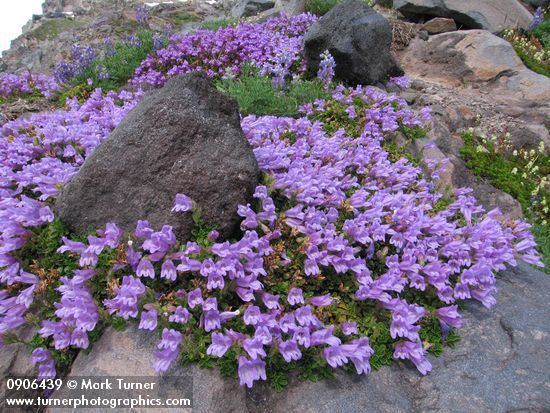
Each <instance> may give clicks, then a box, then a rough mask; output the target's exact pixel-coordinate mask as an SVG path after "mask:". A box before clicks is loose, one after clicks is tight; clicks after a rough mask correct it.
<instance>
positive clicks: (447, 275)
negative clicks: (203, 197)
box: [45, 87, 538, 387]
mask: <svg viewBox="0 0 550 413" xmlns="http://www.w3.org/2000/svg"><path fill="white" fill-rule="evenodd" d="M358 102H360V103H358ZM334 105H340V109H339V111H340V112H344V113H348V116H349V119H355V118H356V117H359V116H358V115H360V117H361V118H362V119H364V120H363V121H362V123H360V125H361V133H360V134H359V135H358V136H349V135H348V134H347V133H346V132H345V131H344V130H338V131H336V132H335V133H332V134H327V133H326V132H325V131H324V129H323V126H324V125H323V123H322V122H320V121H318V120H312V119H319V118H320V117H322V115H323V113H324V112H325V111H326V110H328V109H325V107H334ZM350 106H353V107H354V115H353V116H352V115H350V114H349V112H351V111H347V112H346V111H344V110H343V109H345V108H349V107H350ZM304 110H306V111H307V112H308V113H309V118H307V117H304V118H300V119H292V118H277V117H272V116H265V117H261V118H257V117H254V116H249V117H247V118H244V119H243V121H242V126H243V130H244V132H245V135H246V136H247V138H248V139H249V141H250V143H251V144H252V146H253V148H254V153H255V155H256V158H257V160H258V164H259V166H260V168H261V169H262V170H263V171H264V172H265V173H266V174H268V175H270V176H271V178H272V181H271V182H272V183H271V184H270V185H269V186H265V185H260V186H258V187H257V188H256V191H255V194H254V197H255V198H256V199H257V205H258V207H257V208H253V207H252V206H251V205H246V206H245V205H243V206H240V207H239V209H238V213H239V215H241V216H242V217H243V221H242V224H241V226H242V229H243V231H244V233H243V236H242V238H241V239H240V240H238V241H235V242H228V241H223V242H216V238H217V236H216V234H213V235H212V237H211V238H209V239H210V240H211V242H210V244H208V245H199V244H197V243H195V242H188V243H187V244H185V245H180V244H179V243H178V241H177V240H176V238H175V237H174V234H173V232H172V228H171V227H169V226H164V227H163V228H161V230H160V231H155V230H154V229H153V228H151V227H150V225H149V224H148V223H147V222H146V221H139V222H138V223H137V226H136V229H135V231H134V232H133V233H131V234H128V236H127V237H126V238H124V239H123V238H122V234H121V233H120V231H119V230H118V228H116V226H114V224H109V225H107V227H106V228H105V229H104V230H101V231H98V236H97V237H89V238H88V243H87V244H86V243H83V244H81V243H77V242H73V241H70V240H65V242H64V244H65V245H64V246H63V247H61V249H60V251H62V252H69V253H73V254H76V255H77V256H79V257H80V265H81V266H82V270H80V271H82V272H83V273H85V274H92V272H93V271H94V268H95V266H96V264H97V262H98V256H99V254H100V253H101V252H102V251H103V249H107V248H118V249H120V248H123V249H124V250H125V254H122V255H119V258H117V260H116V262H114V263H113V271H115V272H116V273H117V274H121V283H120V284H119V285H118V286H116V287H115V288H114V290H113V295H112V298H108V299H105V300H104V301H103V305H104V306H105V308H106V309H107V310H108V311H109V312H110V313H111V314H116V315H118V316H120V317H123V318H125V319H136V320H138V319H139V320H140V321H139V325H140V328H142V329H146V330H153V329H156V328H159V327H160V326H162V328H164V330H163V333H162V340H161V342H160V343H159V345H158V348H159V350H158V351H157V352H155V360H156V361H155V363H154V367H155V369H156V370H157V371H159V372H164V371H167V370H168V369H169V367H170V365H171V363H172V362H173V360H175V359H176V357H177V355H178V354H179V351H180V350H181V345H182V337H183V336H182V331H183V329H186V330H187V329H190V328H194V329H197V328H198V329H202V330H203V331H204V332H205V333H208V334H209V335H210V337H211V344H210V346H209V347H208V349H207V353H208V354H210V355H213V356H217V357H224V356H225V355H226V353H227V352H228V351H229V350H230V349H232V348H234V349H236V350H237V353H238V354H240V355H239V356H238V373H239V377H240V382H241V384H242V385H246V386H249V387H250V386H252V385H253V383H254V382H255V381H256V380H265V378H266V370H265V369H266V358H267V355H268V353H269V352H270V351H271V350H270V349H274V350H276V351H277V352H279V354H281V356H282V357H283V359H284V360H286V361H287V362H292V361H297V360H300V359H301V358H302V355H303V352H304V351H305V350H311V349H314V350H316V351H318V353H319V355H320V356H321V357H323V358H324V359H325V360H326V362H327V363H328V364H329V365H330V366H332V367H334V368H336V367H339V366H342V365H344V364H346V363H350V362H351V363H352V364H353V365H354V367H355V369H356V371H357V372H358V373H359V374H361V373H367V372H369V371H370V357H371V356H372V354H373V352H374V351H373V349H372V348H371V346H370V343H369V339H368V338H367V337H365V336H361V333H360V331H359V329H358V327H357V322H358V321H360V320H357V319H350V320H347V321H345V322H340V321H338V322H336V320H334V319H332V318H331V317H327V316H326V314H327V311H328V313H330V311H331V310H330V309H331V308H332V307H331V306H332V305H334V304H335V303H345V302H348V301H349V300H352V301H354V302H356V303H358V304H359V305H362V303H364V305H366V306H369V305H372V303H378V304H379V307H381V308H383V309H385V311H387V312H388V314H389V316H390V320H391V321H390V326H389V329H390V334H391V337H392V339H393V340H394V357H395V358H400V359H408V360H410V361H411V362H412V363H413V364H414V365H415V366H416V367H417V368H418V370H419V371H420V372H421V373H422V374H426V373H427V372H429V371H430V369H431V364H430V363H429V361H428V360H427V358H426V354H425V349H424V346H423V343H422V340H421V338H420V335H419V331H420V328H421V322H422V321H423V320H424V319H425V318H426V317H428V316H430V317H431V316H434V317H437V318H438V319H439V320H440V323H441V325H442V327H443V328H442V329H443V331H448V330H449V329H450V328H460V326H461V317H460V315H459V314H458V312H457V306H456V304H455V303H456V302H457V301H460V300H463V299H467V298H474V299H476V300H479V301H481V302H482V303H483V304H484V305H485V306H487V307H490V306H491V305H492V304H494V292H495V291H496V286H495V277H494V272H495V271H499V270H501V269H504V268H505V265H506V264H509V265H515V264H516V261H515V260H516V257H521V258H523V259H525V260H526V261H528V262H531V263H538V255H537V253H536V251H535V250H534V243H533V241H532V236H531V234H530V233H529V231H528V228H529V227H528V225H527V224H525V223H523V222H521V221H510V220H509V219H507V218H505V217H504V216H503V215H502V214H501V213H500V212H499V211H497V210H494V211H490V212H489V213H487V214H485V215H484V214H483V209H482V208H481V207H480V206H479V205H478V204H477V203H476V202H475V200H474V199H473V198H472V197H470V196H469V195H468V193H469V191H468V190H458V191H457V192H456V194H455V196H456V199H455V201H454V202H453V203H452V204H451V205H449V207H448V208H446V209H444V210H440V211H435V206H434V205H435V203H436V202H437V200H438V199H439V198H440V197H441V195H440V194H439V193H437V191H436V190H435V189H434V188H435V186H434V185H433V182H432V180H431V179H430V177H429V176H426V175H425V173H424V172H423V170H422V169H421V168H420V167H416V166H413V165H411V164H410V163H408V162H407V161H406V160H404V159H401V160H399V161H397V162H392V161H390V160H389V159H388V153H387V152H386V151H385V150H384V148H383V146H382V143H383V139H384V134H385V133H389V132H393V131H396V130H397V129H398V128H399V127H400V125H406V126H409V127H414V126H418V125H423V124H424V123H425V122H426V121H427V120H428V119H429V114H428V113H427V112H422V113H421V114H420V116H419V115H417V114H415V113H414V112H413V111H411V110H410V109H408V108H407V107H406V104H405V103H404V102H403V101H402V100H400V99H399V98H396V97H394V96H388V95H386V94H384V93H382V92H380V91H378V90H377V89H374V88H361V87H358V88H355V89H345V88H343V87H338V88H337V89H336V90H335V92H334V94H333V96H332V100H331V101H330V102H322V101H318V102H316V104H315V105H314V106H313V107H310V108H304ZM275 193H277V194H279V196H282V197H284V198H285V199H286V200H287V201H286V202H285V203H284V205H285V207H284V208H283V209H282V210H278V209H277V205H276V203H275V200H274V198H273V194H275ZM192 208H193V202H192V200H191V199H190V198H188V197H186V196H185V195H183V194H178V195H177V196H176V199H175V206H174V209H173V212H174V213H189V211H190V210H191V209H192ZM381 246H384V247H381ZM370 263H377V264H376V266H380V265H381V266H382V267H383V268H384V270H383V271H382V272H380V273H376V274H374V273H373V269H372V268H371V267H370V266H369V264H370ZM159 269H160V271H159ZM279 271H283V272H284V271H288V272H289V273H298V274H301V277H300V278H298V279H295V281H294V282H293V283H292V284H293V285H291V286H290V287H289V288H288V290H285V291H284V292H283V293H281V290H280V287H279V288H278V289H277V291H278V293H274V292H273V288H275V287H277V286H278V282H277V279H276V278H275V279H274V278H273V277H275V275H274V274H277V273H278V272H279ZM83 273H80V272H79V273H76V274H75V278H77V277H79V276H81V274H83ZM320 276H325V277H336V278H337V279H340V280H341V282H342V283H346V285H350V286H352V288H351V289H349V291H347V292H342V291H331V292H330V294H324V295H314V294H313V295H312V294H311V292H310V288H309V286H308V284H309V280H315V279H317V278H318V277H320ZM155 280H164V282H165V283H167V284H166V286H167V287H166V288H168V290H167V291H168V292H169V291H172V294H171V295H170V296H171V297H172V298H170V299H169V301H168V302H167V301H166V300H167V298H164V299H163V300H164V301H163V302H159V301H155V297H159V294H158V293H157V292H156V291H155V289H154V287H153V285H155V284H154V283H155V282H156V281H155ZM178 280H187V283H188V284H186V285H189V288H188V289H185V290H184V289H181V288H178V289H177V290H175V291H174V290H170V287H169V286H170V285H171V283H174V282H177V281H178ZM64 282H65V281H64ZM75 283H76V284H77V285H81V284H82V283H79V282H72V283H71V285H74V284H75ZM62 288H66V287H62ZM73 288H74V287H73ZM407 290H417V291H427V290H430V291H432V292H434V293H435V294H436V295H437V297H439V300H440V302H441V304H440V306H439V309H438V310H436V311H435V312H430V311H429V310H427V309H426V308H424V307H423V306H421V305H419V304H418V303H414V302H408V301H407V300H406V299H405V298H403V296H402V293H404V292H405V291H407ZM148 291H149V292H148ZM306 291H307V293H306ZM343 291H346V290H343ZM82 295H83V296H86V294H82ZM147 297H148V298H147ZM164 297H166V294H165V295H164ZM64 298H65V297H63V299H62V300H61V303H60V305H62V306H63V305H68V306H69V307H70V306H71V305H74V303H71V302H69V303H67V304H64ZM144 300H145V302H144ZM222 302H223V303H224V304H223V305H222V304H221V303H222ZM366 308H369V307H366ZM89 312H90V313H91V314H94V310H93V309H92V308H90V311H89ZM58 315H59V317H60V318H62V319H63V314H62V313H60V314H58ZM234 320H242V323H244V325H245V326H247V327H246V329H242V330H239V327H238V326H239V325H242V324H239V323H234V322H233V321H234ZM69 321H70V322H71V323H74V324H76V325H78V324H77V323H78V322H79V321H78V320H72V319H71V320H69ZM45 323H46V324H45V325H46V326H48V325H50V323H51V322H45ZM90 326H91V324H90ZM166 326H169V327H166ZM235 328H237V330H235ZM56 342H57V341H56Z"/></svg>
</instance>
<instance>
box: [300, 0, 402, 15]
mask: <svg viewBox="0 0 550 413" xmlns="http://www.w3.org/2000/svg"><path fill="white" fill-rule="evenodd" d="M341 1H342V0H308V1H307V2H306V7H305V9H306V11H307V12H309V13H313V14H315V15H317V16H323V15H324V14H327V13H328V12H329V11H330V9H332V8H333V7H334V6H336V5H337V4H338V3H340V2H341ZM362 1H363V2H364V3H365V4H367V5H368V6H371V7H372V6H374V5H375V3H376V0H362ZM386 3H387V2H386ZM390 3H391V4H393V1H391V2H390ZM390 7H391V6H390Z"/></svg>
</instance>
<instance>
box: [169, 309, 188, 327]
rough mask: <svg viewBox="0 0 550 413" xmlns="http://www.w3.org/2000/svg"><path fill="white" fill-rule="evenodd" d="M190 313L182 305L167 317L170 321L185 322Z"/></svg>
mask: <svg viewBox="0 0 550 413" xmlns="http://www.w3.org/2000/svg"><path fill="white" fill-rule="evenodd" d="M190 316H191V314H190V313H189V310H187V308H184V307H177V308H176V311H175V312H174V314H172V315H171V316H170V317H168V321H170V322H171V323H179V324H185V323H187V321H189V317H190Z"/></svg>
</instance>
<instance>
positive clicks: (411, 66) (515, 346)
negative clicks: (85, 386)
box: [0, 0, 550, 412]
mask: <svg viewBox="0 0 550 413" xmlns="http://www.w3.org/2000/svg"><path fill="white" fill-rule="evenodd" d="M134 3H135V2H127V1H126V2H125V1H122V2H119V1H104V2H101V1H95V2H94V1H91V0H90V1H87V0H80V1H61V0H48V1H46V2H45V4H44V15H43V16H41V17H34V18H33V19H32V21H31V22H29V24H28V25H27V26H26V28H25V33H24V34H23V35H22V36H20V37H19V38H18V39H16V40H15V41H14V42H13V44H12V48H11V49H10V51H9V52H8V53H6V54H5V55H4V56H3V58H2V61H1V63H0V69H3V70H7V71H14V70H23V69H30V70H34V71H36V70H38V69H40V70H41V71H44V69H45V70H48V69H51V67H52V66H53V63H54V62H56V61H58V60H59V59H60V58H61V57H62V56H63V55H64V54H65V53H66V52H67V47H68V44H70V43H74V42H86V43H88V42H91V43H94V42H99V41H100V38H103V37H107V36H113V37H120V36H123V35H125V34H127V33H130V32H132V31H133V30H135V28H136V18H135V11H134V9H135V4H134ZM298 3H299V2H284V1H283V2H279V1H277V2H263V1H253V2H239V3H238V4H236V5H235V4H232V3H231V2H229V1H227V2H223V1H221V2H216V1H212V2H201V1H198V0H193V1H189V2H186V3H167V4H159V5H157V6H155V7H153V9H152V10H153V11H152V16H153V20H152V26H155V27H157V28H163V27H165V26H166V25H167V24H170V25H172V26H177V30H189V29H190V28H192V27H193V25H194V24H196V23H197V22H199V21H201V20H204V19H208V18H219V17H222V16H226V15H229V14H233V15H235V14H236V15H239V16H240V15H250V14H256V13H258V12H263V13H264V14H265V13H266V11H267V14H269V13H272V12H273V9H272V7H275V10H276V11H278V10H280V9H281V8H286V10H296V11H299V10H300V5H299V4H298ZM410 3H415V2H409V1H405V0H396V1H395V6H396V8H397V9H398V10H400V11H402V12H403V13H404V15H405V16H408V17H409V18H410V19H412V20H414V24H413V23H410V22H408V23H403V22H402V23H395V22H394V29H395V27H400V29H398V31H399V33H402V32H403V25H410V26H407V27H410V33H411V36H410V37H412V38H407V39H406V42H402V43H406V44H400V45H398V46H399V47H395V49H397V52H396V54H395V58H396V61H397V63H398V64H399V65H400V66H401V68H402V69H403V71H404V72H405V73H406V74H407V75H408V76H409V77H411V78H412V79H413V84H412V88H411V89H409V90H407V91H403V92H402V91H398V90H396V91H395V92H396V93H400V94H401V96H402V97H403V98H405V99H406V100H407V101H408V102H409V103H410V104H411V105H413V106H414V107H423V106H429V107H431V108H432V111H433V113H434V115H435V116H434V124H433V128H432V130H431V132H430V133H429V134H428V136H427V137H426V138H423V139H420V140H417V141H416V142H415V143H414V145H413V146H412V147H410V148H409V149H410V150H411V151H412V152H414V153H415V154H416V155H418V156H420V157H429V158H436V159H443V158H448V159H449V160H450V163H449V165H448V168H447V171H446V173H445V174H444V175H443V182H444V184H446V185H448V186H449V187H461V186H469V187H472V188H473V189H474V193H475V195H476V197H477V198H478V199H479V200H480V202H481V203H482V204H483V205H484V206H485V207H486V208H487V209H491V208H494V207H499V208H501V209H502V210H503V211H504V212H506V213H508V214H510V215H512V216H514V217H520V216H521V215H522V211H521V207H520V205H519V203H518V202H517V201H516V200H515V199H514V198H512V197H511V196H510V195H508V194H506V193H504V192H502V191H500V190H498V189H496V188H494V187H493V186H491V185H490V184H489V183H488V182H484V181H482V180H480V179H479V178H477V177H475V176H474V175H473V173H472V172H471V171H469V170H468V168H467V167H466V165H465V164H464V162H463V161H462V160H461V158H460V156H459V149H460V147H461V145H462V141H461V138H460V132H461V131H463V130H465V129H467V128H474V129H475V130H476V132H477V133H480V134H486V135H502V134H505V133H510V136H511V142H512V145H514V147H517V148H518V149H519V148H523V147H527V148H529V147H531V146H536V145H537V144H538V142H539V141H541V140H542V141H544V142H546V147H547V148H550V136H549V134H548V129H547V128H548V126H549V124H550V118H549V116H550V79H548V78H547V77H545V76H542V75H538V74H536V73H534V72H532V71H530V70H528V69H527V68H526V67H525V66H524V64H523V63H522V61H521V60H520V59H519V58H518V57H517V55H516V54H515V52H514V50H513V48H512V47H511V46H510V44H509V43H508V42H506V41H504V40H502V39H501V38H499V37H497V36H496V35H494V34H492V33H491V32H492V31H496V30H498V29H500V28H501V27H502V25H503V24H505V23H506V19H504V18H502V16H500V15H501V14H502V13H505V12H506V10H508V9H507V8H506V7H504V8H503V9H501V10H500V12H499V13H500V14H499V16H500V17H499V16H496V17H495V16H494V15H490V16H491V19H488V20H485V21H479V19H478V20H476V22H475V24H474V23H473V21H474V20H473V18H472V17H471V13H469V12H468V11H464V10H458V11H456V10H455V11H452V12H451V11H449V7H450V6H449V4H450V3H452V2H450V1H442V3H444V7H439V8H437V7H428V6H425V7H424V8H423V9H419V8H418V7H416V8H415V7H413V5H411V4H410ZM416 3H417V2H416ZM426 3H430V2H429V1H428V2H426ZM431 3H436V2H431ZM447 3H449V4H447ZM464 3H465V4H468V3H472V2H464ZM473 3H476V4H479V2H473ZM487 3H492V2H487ZM505 3H506V4H508V2H505ZM535 5H536V4H535ZM507 7H513V8H516V7H523V6H521V5H519V3H517V4H516V3H515V2H514V4H512V5H511V6H507ZM99 10H101V12H100V11H99ZM270 10H271V11H270ZM518 10H521V9H518ZM524 10H525V12H526V13H527V9H524ZM385 13H388V12H385ZM488 13H490V12H488ZM505 14H506V13H505ZM388 15H390V16H392V18H393V16H395V14H394V12H391V13H389V14H388ZM426 16H430V17H432V16H439V17H446V18H454V21H453V22H452V24H451V22H449V21H448V20H446V21H438V22H435V23H432V24H431V25H426V24H424V22H423V21H420V20H425V17H426ZM526 19H527V23H528V18H527V16H525V15H524V13H523V11H521V12H520V17H518V21H516V22H515V23H518V22H520V24H525V22H524V21H523V20H526ZM481 20H483V19H481ZM520 20H521V21H520ZM400 24H401V26H399V25H400ZM456 27H458V28H460V27H463V28H474V29H475V30H468V31H466V30H460V31H454V28H456ZM482 28H483V29H487V30H481V29H482ZM447 30H451V31H449V32H446V33H440V32H442V31H447ZM97 33H100V34H101V36H97ZM417 33H420V34H419V35H418V36H415V35H416V34H417ZM20 105H22V107H17V106H16V107H15V108H14V109H10V110H12V112H9V113H5V114H4V116H6V117H8V118H11V117H14V116H19V115H20V114H21V113H25V112H33V111H42V110H44V108H47V107H48V103H47V101H44V102H38V103H33V104H29V103H27V102H20ZM25 105H27V106H25ZM33 105H34V106H33ZM0 123H1V122H0ZM430 143H435V146H434V145H430ZM548 291H550V278H549V277H548V275H546V274H544V273H542V272H540V271H538V270H535V269H533V268H532V267H530V266H527V265H523V264H522V265H519V266H518V267H517V268H516V269H512V270H508V271H506V272H503V273H502V274H501V277H500V279H499V293H498V297H497V299H498V304H497V305H496V307H495V308H494V309H492V310H491V311H488V310H486V309H485V308H483V307H481V306H480V305H475V304H468V305H467V306H466V310H465V311H464V314H465V325H464V327H463V329H462V330H461V337H462V339H461V341H460V342H459V343H458V345H457V347H456V348H455V349H446V350H445V352H444V354H443V355H442V356H441V357H439V358H435V357H431V359H430V361H431V362H432V364H433V365H434V369H433V371H432V372H431V373H430V374H429V375H428V376H425V377H421V376H420V375H419V374H418V372H417V371H416V370H413V369H412V368H411V367H409V366H408V365H405V364H401V363H399V362H398V363H395V364H394V365H393V366H391V367H384V368H382V369H381V370H380V371H376V372H374V373H373V374H370V375H367V376H355V375H348V374H346V373H343V372H339V373H337V374H336V377H335V378H334V379H332V380H324V381H320V382H316V383H313V382H299V381H298V380H295V382H294V383H292V385H291V386H288V387H287V388H286V389H285V390H284V391H283V392H281V393H277V392H274V391H273V390H271V389H270V388H268V387H267V386H265V385H261V384H260V385H257V386H255V387H254V388H253V389H251V390H246V389H244V388H242V387H239V385H238V383H237V381H236V380H234V379H224V378H222V377H221V376H220V375H219V374H218V372H217V371H215V370H204V369H199V368H198V367H196V366H192V367H188V368H181V367H177V368H173V369H172V371H170V372H169V373H168V376H172V377H175V379H174V381H173V382H172V383H171V384H170V386H169V388H170V390H169V391H170V392H171V394H172V393H177V389H178V388H179V387H178V386H184V385H189V382H190V380H191V379H190V377H192V386H193V396H194V403H195V407H194V408H193V411H197V412H217V411H224V412H226V411H227V412H333V411H345V412H427V411H433V412H449V411H453V412H473V411H475V412H519V411H525V412H527V411H529V412H531V411H532V412H542V411H548V408H549V406H550V381H549V379H548V377H549V372H550V345H549V344H548V343H549V342H550V341H549V338H550V337H549V334H550V326H549V323H548V319H550V310H549V308H548ZM156 343H157V339H156V337H154V336H152V335H150V334H147V333H145V332H143V331H138V330H131V329H130V330H127V331H125V332H122V333H120V332H115V331H114V330H108V331H106V332H105V333H104V335H103V336H102V338H101V339H100V340H99V342H98V343H96V344H95V345H94V348H93V350H92V351H91V352H90V353H88V354H86V353H83V352H82V353H81V354H79V356H78V357H77V359H76V361H75V362H74V364H73V365H72V368H71V370H70V372H69V373H68V376H69V377H71V376H86V375H105V376H109V375H117V376H144V375H148V374H150V375H153V374H154V372H153V371H152V368H151V362H150V359H151V354H152V351H153V350H154V347H155V345H156ZM29 363H30V361H29V357H28V354H26V350H25V349H24V348H23V347H18V346H11V347H6V348H2V349H1V350H0V374H1V375H2V376H3V377H5V376H8V375H15V374H32V372H33V367H32V365H30V364H29ZM50 411H52V412H53V411H56V410H50ZM89 411H93V410H89ZM157 411H158V410H157Z"/></svg>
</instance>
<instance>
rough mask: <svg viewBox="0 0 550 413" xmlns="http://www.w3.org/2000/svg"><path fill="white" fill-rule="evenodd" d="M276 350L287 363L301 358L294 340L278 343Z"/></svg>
mask: <svg viewBox="0 0 550 413" xmlns="http://www.w3.org/2000/svg"><path fill="white" fill-rule="evenodd" d="M278 348H279V353H281V356H283V358H284V359H285V361H286V362H287V363H290V362H291V361H293V360H300V359H301V358H302V352H301V351H300V349H299V348H298V343H296V341H294V340H287V341H280V342H279V347H278Z"/></svg>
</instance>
